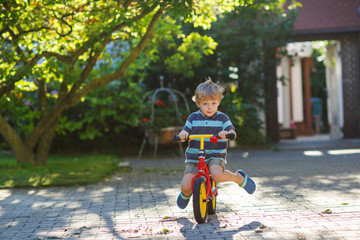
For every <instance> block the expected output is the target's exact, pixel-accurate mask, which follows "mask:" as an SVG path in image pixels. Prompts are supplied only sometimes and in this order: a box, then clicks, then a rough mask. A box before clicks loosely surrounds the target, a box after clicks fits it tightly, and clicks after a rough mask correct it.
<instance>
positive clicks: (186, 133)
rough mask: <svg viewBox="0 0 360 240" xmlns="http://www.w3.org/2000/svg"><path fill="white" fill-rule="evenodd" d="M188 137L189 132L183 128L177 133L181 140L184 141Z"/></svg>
mask: <svg viewBox="0 0 360 240" xmlns="http://www.w3.org/2000/svg"><path fill="white" fill-rule="evenodd" d="M188 137H189V133H188V132H187V131H185V130H182V131H181V132H180V133H179V138H180V140H181V141H182V142H185V140H186V139H188Z"/></svg>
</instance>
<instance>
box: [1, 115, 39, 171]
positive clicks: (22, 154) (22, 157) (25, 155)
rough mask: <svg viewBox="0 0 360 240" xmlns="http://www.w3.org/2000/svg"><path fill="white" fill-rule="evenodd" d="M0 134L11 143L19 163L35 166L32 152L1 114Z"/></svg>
mask: <svg viewBox="0 0 360 240" xmlns="http://www.w3.org/2000/svg"><path fill="white" fill-rule="evenodd" d="M0 134H1V135H2V136H3V137H4V138H5V140H6V141H7V142H8V143H9V145H10V147H11V149H12V150H13V152H14V154H15V156H16V159H17V161H18V162H19V163H32V164H35V161H34V158H33V154H32V152H31V151H30V150H29V149H28V148H27V146H26V145H25V143H24V142H23V141H22V140H21V138H20V136H19V135H18V134H17V132H16V131H15V130H14V129H13V128H12V127H11V126H10V125H9V124H8V123H7V121H6V120H5V119H4V117H3V116H2V115H1V114H0Z"/></svg>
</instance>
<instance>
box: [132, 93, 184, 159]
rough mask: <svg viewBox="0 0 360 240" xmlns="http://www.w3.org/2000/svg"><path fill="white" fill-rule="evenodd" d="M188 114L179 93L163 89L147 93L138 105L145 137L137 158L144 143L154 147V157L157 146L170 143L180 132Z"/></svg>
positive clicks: (181, 95)
mask: <svg viewBox="0 0 360 240" xmlns="http://www.w3.org/2000/svg"><path fill="white" fill-rule="evenodd" d="M189 114H190V108H189V104H188V102H187V100H186V98H185V96H184V95H183V94H182V93H181V92H179V91H177V90H175V89H170V88H164V87H160V88H158V89H155V90H152V91H149V92H147V93H146V94H145V95H144V97H143V99H142V103H141V105H140V114H139V122H140V124H141V125H142V126H143V128H144V132H145V136H144V139H143V143H142V145H141V148H140V152H139V157H141V154H142V151H143V148H144V145H145V142H146V141H148V142H149V143H150V144H151V145H154V147H155V150H154V152H155V153H154V155H155V156H156V151H157V146H158V144H161V145H166V144H169V143H171V142H172V136H173V135H174V134H177V133H179V132H180V131H181V129H182V127H183V126H184V124H185V121H186V118H187V116H188V115H189Z"/></svg>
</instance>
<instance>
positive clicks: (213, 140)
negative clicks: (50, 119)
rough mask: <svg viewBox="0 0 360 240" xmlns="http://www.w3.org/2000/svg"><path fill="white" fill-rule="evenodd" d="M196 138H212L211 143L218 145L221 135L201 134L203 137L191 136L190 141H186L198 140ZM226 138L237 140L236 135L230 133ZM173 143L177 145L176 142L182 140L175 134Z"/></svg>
mask: <svg viewBox="0 0 360 240" xmlns="http://www.w3.org/2000/svg"><path fill="white" fill-rule="evenodd" d="M196 138H210V141H211V142H214V143H216V142H217V141H218V140H219V139H220V137H219V135H217V134H215V135H212V134H201V135H190V136H189V137H188V139H186V140H188V141H189V140H191V139H196ZM226 138H227V139H229V140H234V139H235V134H234V133H229V134H228V135H226ZM172 141H173V142H175V143H176V142H180V141H181V140H180V138H179V136H178V135H176V134H175V135H173V136H172Z"/></svg>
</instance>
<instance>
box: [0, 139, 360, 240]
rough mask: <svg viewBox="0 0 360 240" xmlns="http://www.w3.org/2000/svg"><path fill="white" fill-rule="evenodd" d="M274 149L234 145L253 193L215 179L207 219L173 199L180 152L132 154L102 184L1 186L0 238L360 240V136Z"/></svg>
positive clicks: (232, 160) (235, 160) (232, 161)
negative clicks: (213, 205)
mask: <svg viewBox="0 0 360 240" xmlns="http://www.w3.org/2000/svg"><path fill="white" fill-rule="evenodd" d="M278 149H280V151H271V150H258V151H249V152H245V151H234V150H230V153H229V157H228V162H229V164H228V166H227V168H228V169H230V170H233V171H235V170H237V169H239V168H241V169H244V170H245V171H246V172H247V174H248V175H249V176H251V177H252V178H253V179H254V180H255V182H256V184H257V190H256V192H255V193H254V194H253V195H248V194H247V193H246V192H245V191H244V190H243V189H240V188H239V187H238V186H237V185H236V184H234V183H221V184H218V186H219V192H220V195H219V196H218V200H217V212H216V214H215V215H211V216H209V217H208V221H207V222H206V223H204V224H197V223H196V222H195V220H194V217H193V213H192V204H191V203H190V204H189V206H188V207H187V208H186V209H185V210H181V209H179V208H178V207H177V206H176V198H177V195H178V193H179V186H180V182H181V179H182V175H183V170H184V164H183V159H182V158H173V159H157V160H141V161H140V160H134V159H131V160H130V164H131V167H132V168H133V171H132V172H130V173H122V174H117V175H115V176H114V177H113V179H111V180H110V181H108V182H103V183H100V184H96V185H89V186H81V187H70V188H62V187H54V188H44V189H12V190H9V189H3V190H0V239H1V240H12V239H15V240H23V239H24V240H25V239H30V240H35V239H36V240H40V239H104V240H105V239H106V240H108V239H133V238H135V239H360V227H359V225H360V200H359V196H360V150H359V149H360V140H351V141H346V140H338V141H317V142H307V141H305V142H302V143H299V142H291V141H290V142H283V143H281V144H279V145H278ZM344 150H346V151H344Z"/></svg>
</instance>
